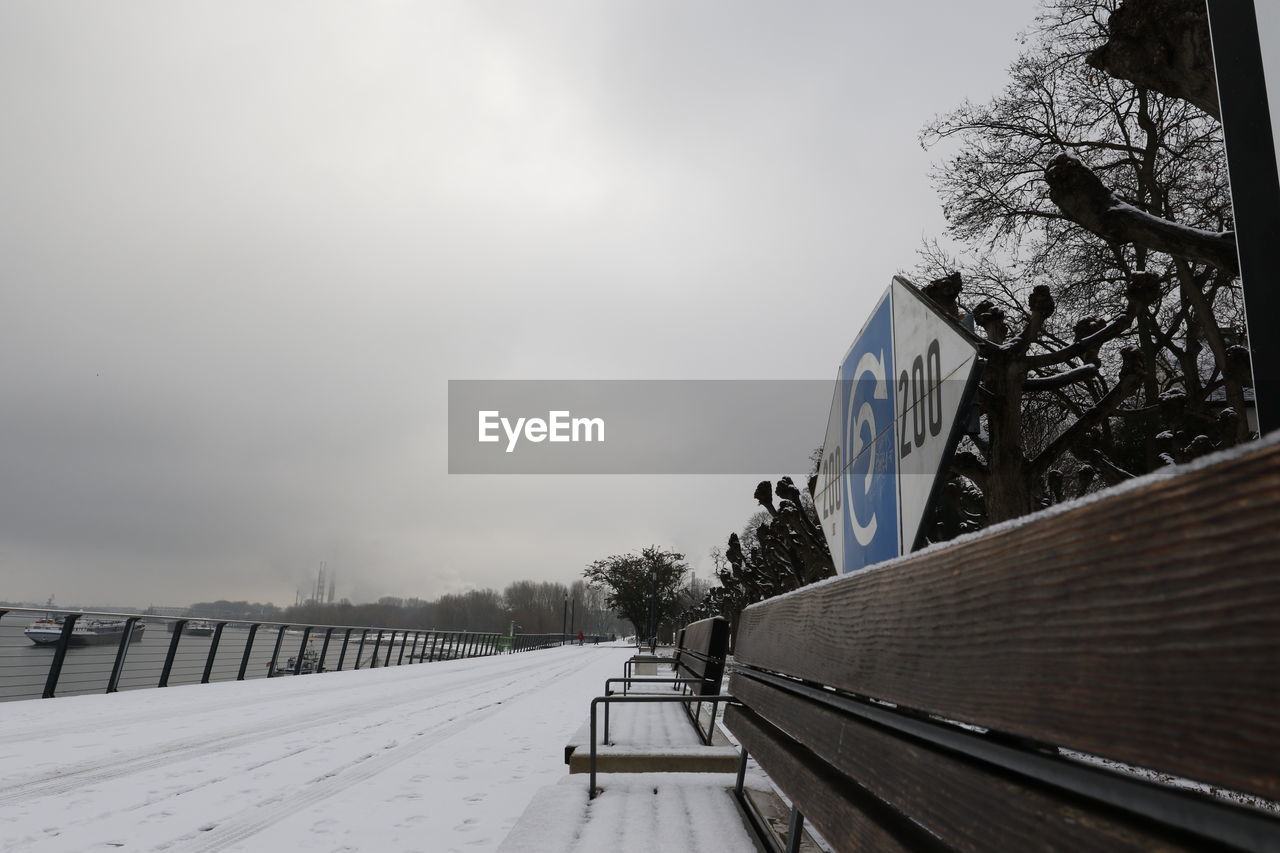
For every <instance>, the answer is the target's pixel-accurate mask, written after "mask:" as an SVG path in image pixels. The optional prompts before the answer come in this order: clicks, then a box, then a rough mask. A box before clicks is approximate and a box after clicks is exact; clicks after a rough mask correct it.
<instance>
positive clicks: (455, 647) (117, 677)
mask: <svg viewBox="0 0 1280 853" xmlns="http://www.w3.org/2000/svg"><path fill="white" fill-rule="evenodd" d="M10 615H24V616H28V617H36V618H39V617H41V616H46V617H55V618H56V617H61V626H60V627H61V630H60V633H59V635H58V638H57V640H56V641H54V642H53V643H51V645H52V646H53V658H52V659H51V660H50V663H49V666H48V669H47V670H46V672H45V678H44V688H43V691H42V693H41V694H40V695H42V696H43V697H44V698H52V697H54V696H55V695H56V694H57V690H58V685H59V682H60V680H61V676H62V669H63V666H64V664H65V663H66V662H67V660H68V650H69V649H70V648H71V647H72V646H73V645H75V643H74V638H75V637H76V636H77V634H76V631H75V629H76V625H77V623H80V624H83V621H82V620H85V621H87V620H89V619H108V620H113V621H115V620H119V621H122V622H124V630H123V631H122V632H121V635H120V640H119V641H118V643H117V645H116V648H115V654H114V657H113V660H112V663H111V668H110V674H109V675H108V676H107V682H106V690H105V692H107V693H115V692H117V691H118V690H119V689H120V683H121V678H122V676H123V674H124V672H125V665H126V661H127V656H128V652H129V649H130V644H131V643H133V644H134V645H136V641H137V634H138V631H137V630H135V629H136V628H137V627H138V625H139V623H140V622H143V621H144V620H145V621H147V622H151V623H153V624H155V623H165V624H166V625H169V626H172V628H171V631H172V637H171V638H170V639H169V642H168V647H167V650H166V651H165V652H164V653H163V654H164V658H163V663H162V665H161V668H160V674H159V678H158V679H157V680H156V682H154V686H156V687H166V686H168V684H169V679H170V676H171V675H173V674H174V673H175V671H176V672H177V673H178V674H180V675H189V674H192V673H193V672H200V683H201V684H206V683H208V682H210V681H211V680H213V678H214V674H215V664H216V663H217V662H218V660H219V658H218V651H219V648H220V646H221V644H222V640H223V639H224V632H225V629H226V628H227V627H228V626H231V627H233V628H237V629H239V628H245V629H247V634H246V636H245V645H244V650H243V653H242V654H241V655H240V660H239V668H238V670H236V674H235V676H234V678H235V680H237V681H243V680H245V679H246V677H247V676H248V667H249V663H250V659H251V655H252V654H253V652H254V650H255V645H254V643H255V641H256V640H257V639H258V634H259V629H262V628H267V629H274V631H275V636H274V637H272V641H273V645H272V647H271V658H270V662H269V663H268V664H267V667H268V672H267V677H268V678H272V677H275V676H277V675H305V674H312V673H313V672H314V673H319V672H323V671H326V670H325V669H321V668H320V667H321V666H324V665H325V661H326V660H327V656H328V654H329V649H330V645H331V643H332V642H333V640H334V639H335V632H337V633H338V634H339V635H340V636H341V638H342V644H341V650H340V652H339V653H338V662H337V666H336V667H334V668H333V671H340V670H342V669H343V668H344V666H345V665H346V664H347V655H348V648H349V645H350V642H351V639H352V636H353V634H355V635H358V636H359V649H358V650H357V653H356V660H355V662H354V664H352V665H351V667H350V668H357V669H358V668H360V667H361V665H362V664H364V663H366V662H367V664H368V665H369V666H370V667H379V666H402V665H405V664H406V663H408V664H414V663H426V662H431V661H436V660H445V659H449V660H452V659H456V658H462V657H483V656H489V655H495V654H502V653H509V652H514V651H528V650H532V649H535V648H546V647H548V646H550V645H553V644H559V643H560V642H562V641H563V636H562V635H559V634H556V635H545V636H544V635H533V636H529V637H527V638H526V635H519V634H517V635H515V636H514V637H509V636H508V635H506V634H503V633H500V632H496V631H453V630H442V629H437V628H403V627H400V628H389V627H385V626H384V627H377V626H357V625H326V624H315V623H297V622H287V621H283V620H274V619H259V620H251V619H223V618H218V617H205V616H200V615H189V616H157V615H149V614H145V613H144V614H139V613H136V612H135V613H118V612H114V611H105V610H100V611H84V610H68V609H64V608H55V607H26V606H23V607H5V608H0V619H2V618H4V617H5V616H10ZM196 620H199V621H204V622H209V623H211V624H213V626H214V631H213V634H212V635H211V636H210V641H209V649H208V653H207V655H206V656H205V660H204V662H203V666H201V665H200V664H193V663H190V662H187V663H182V662H179V664H178V666H177V669H176V670H175V667H174V664H175V661H176V660H177V654H178V651H179V648H180V647H182V646H183V640H184V639H185V638H186V637H188V636H189V635H188V634H186V632H185V629H186V626H187V625H188V624H189V623H190V622H192V621H196ZM10 621H12V618H11V620H10ZM293 632H301V643H300V645H299V647H298V652H297V654H296V655H294V657H293V658H292V659H291V661H290V665H289V666H288V667H287V668H282V667H281V666H280V665H279V661H280V657H281V654H280V653H281V651H283V648H284V640H285V635H286V634H290V635H291V639H290V644H291V647H292V642H293V640H292V634H293ZM113 633H114V632H113ZM321 633H322V634H323V636H324V640H323V645H322V648H321V653H320V656H319V657H318V658H316V662H317V666H316V668H315V669H314V670H304V666H305V659H304V657H305V653H306V650H307V649H308V643H309V641H310V640H311V639H312V638H313V636H314V635H316V634H321ZM551 636H554V637H555V638H556V641H557V642H556V643H551V642H549V641H548V640H547V639H546V638H547V637H551ZM375 638H376V639H375ZM366 640H369V641H372V645H373V652H372V654H371V655H370V656H368V657H365V656H364V652H365V645H366ZM112 641H114V637H112ZM397 646H398V648H397ZM187 647H189V644H188V646H187ZM225 658H226V656H225V655H224V656H223V669H224V670H225V668H226V663H227V661H226V660H225ZM144 659H146V660H150V661H152V662H156V661H158V660H159V659H158V658H157V657H156V656H154V655H152V656H151V657H149V658H144ZM406 659H407V660H406ZM84 660H85V659H84V658H82V659H81V661H82V662H83V661H84ZM188 660H189V659H188ZM22 669H27V670H28V671H29V668H28V667H25V666H24V667H22ZM15 676H16V673H15ZM5 679H6V677H5V676H0V686H4V680H5ZM66 683H68V684H72V685H76V684H81V683H85V682H84V681H83V680H80V681H77V680H75V679H72V680H71V681H68V682H66ZM10 684H11V686H15V685H14V682H12V681H11V682H10ZM16 686H25V682H24V683H23V684H22V685H16ZM32 695H34V694H24V696H21V697H20V696H10V697H7V698H29V697H30V696H32Z"/></svg>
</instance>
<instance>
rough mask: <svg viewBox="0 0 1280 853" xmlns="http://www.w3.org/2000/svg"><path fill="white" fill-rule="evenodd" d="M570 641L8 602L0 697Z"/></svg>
mask: <svg viewBox="0 0 1280 853" xmlns="http://www.w3.org/2000/svg"><path fill="white" fill-rule="evenodd" d="M37 625H38V629H37ZM161 626H163V629H162V628H161ZM549 638H553V640H551V639H549ZM562 640H563V637H562V635H560V634H554V635H519V634H518V635H516V636H514V637H509V636H507V635H504V634H499V633H495V632H477V631H442V630H438V629H434V628H432V629H415V628H387V627H376V626H363V625H362V626H351V625H311V624H302V623H285V622H271V621H265V620H258V621H252V620H244V619H200V618H197V617H192V616H187V617H168V616H148V615H139V614H136V613H105V612H84V611H79V610H74V611H73V610H57V609H50V608H17V607H12V608H0V701H5V700H12V699H34V698H36V697H44V698H46V699H47V698H52V697H53V696H55V695H74V694H84V693H100V692H106V693H114V692H116V691H118V690H133V689H140V688H146V687H168V686H172V685H179V684H197V683H199V684H207V683H209V682H211V681H233V680H234V681H244V680H246V679H255V678H275V677H279V676H285V675H310V674H315V673H323V672H337V671H341V670H343V669H362V668H374V667H384V666H403V665H405V664H413V663H427V662H431V661H442V660H455V659H458V658H469V657H483V656H487V655H495V654H503V653H509V652H516V651H530V650H532V649H540V648H547V647H548V646H553V645H560V644H561V642H562Z"/></svg>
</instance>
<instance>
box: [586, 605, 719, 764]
mask: <svg viewBox="0 0 1280 853" xmlns="http://www.w3.org/2000/svg"><path fill="white" fill-rule="evenodd" d="M728 650H729V623H728V621H727V620H725V619H724V618H722V617H719V616H713V617H711V618H710V619H703V620H700V621H698V622H693V623H691V624H689V625H686V626H685V627H684V628H681V629H680V633H679V635H678V637H677V639H676V651H675V654H674V656H673V657H670V658H654V657H651V656H644V655H636V656H633V657H632V658H630V659H629V660H628V661H627V662H626V664H625V665H624V670H623V671H624V673H626V674H624V675H623V676H622V677H621V678H609V679H606V680H605V683H604V696H603V697H601V698H602V699H609V698H610V697H614V696H615V691H614V690H613V689H611V685H614V684H621V685H622V694H621V695H623V696H628V695H629V688H630V687H631V685H633V684H670V685H672V690H679V691H680V692H681V694H682V695H681V697H670V698H668V699H667V700H666V701H679V702H681V703H682V704H683V707H684V710H685V714H686V716H687V717H688V718H689V723H690V724H691V725H692V726H693V728H694V731H696V732H697V733H698V737H699V738H700V739H701V740H702V742H703V744H705V745H707V746H710V745H711V739H712V736H713V735H714V734H715V725H716V716H717V715H718V713H719V710H720V705H721V704H722V703H723V701H724V700H723V699H722V698H721V697H720V696H719V695H718V694H719V693H720V688H721V685H722V684H723V683H724V672H725V662H726V658H727V656H728ZM635 663H660V664H670V665H671V667H672V671H673V672H674V673H675V675H673V676H672V677H670V678H660V677H653V676H634V675H631V666H632V665H633V664H635ZM708 702H709V703H710V704H711V718H710V720H709V721H708V722H707V726H706V728H705V729H703V727H702V722H701V719H702V707H703V705H704V704H706V703H708ZM595 704H596V703H595V702H593V703H592V720H593V727H592V733H591V747H592V755H593V756H594V750H595V728H594V719H595V714H594V710H595ZM611 704H612V703H611V702H607V701H606V702H605V703H604V739H605V742H608V740H609V706H610V705H611ZM695 706H696V707H695ZM592 760H593V762H594V757H593V759H592ZM594 787H595V786H594V783H593V785H592V788H593V789H594Z"/></svg>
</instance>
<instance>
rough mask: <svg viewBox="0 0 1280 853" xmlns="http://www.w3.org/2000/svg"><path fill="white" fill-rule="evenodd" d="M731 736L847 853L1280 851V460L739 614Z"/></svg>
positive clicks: (944, 548) (991, 533) (1253, 456)
mask: <svg viewBox="0 0 1280 853" xmlns="http://www.w3.org/2000/svg"><path fill="white" fill-rule="evenodd" d="M728 691H729V692H730V693H731V694H733V696H734V697H735V698H736V699H737V700H739V701H740V702H742V703H743V704H742V706H740V707H739V706H733V707H730V708H728V709H727V711H726V715H725V720H726V724H727V725H728V727H729V729H730V730H731V731H732V732H733V733H734V735H735V736H736V737H737V738H738V739H739V740H740V741H741V742H742V744H743V746H744V747H745V748H746V749H747V750H748V751H749V752H750V754H751V755H752V756H753V757H754V758H755V759H756V760H757V761H758V762H759V764H760V766H761V767H762V768H763V769H764V771H765V772H766V773H768V775H769V777H770V778H771V779H772V780H773V782H774V783H775V784H776V785H778V786H779V787H780V788H781V789H782V790H783V791H784V792H785V793H786V794H787V795H788V797H789V798H790V799H791V800H792V801H793V802H794V803H795V805H796V808H797V810H798V812H799V813H800V814H802V815H803V816H804V818H805V819H806V820H807V821H808V822H809V823H810V824H812V825H814V826H816V828H817V829H818V830H819V831H820V832H821V833H822V834H823V835H824V836H825V837H826V839H827V840H828V841H829V842H831V843H832V844H833V845H834V847H835V848H836V849H837V850H854V849H859V850H877V851H880V850H912V851H915V850H937V849H966V850H1022V849H1032V848H1033V847H1034V848H1035V849H1049V850H1070V851H1078V850H1098V849H1107V850H1111V849H1141V850H1150V849H1161V850H1204V849H1218V845H1229V846H1230V848H1231V849H1244V850H1278V849H1280V820H1278V819H1277V812H1276V811H1275V806H1274V802H1275V801H1276V800H1278V799H1280V710H1278V705H1280V444H1278V443H1277V441H1276V440H1275V439H1274V438H1273V439H1269V440H1266V441H1263V442H1258V443H1255V444H1253V445H1251V446H1248V447H1247V448H1244V449H1238V450H1237V451H1235V452H1233V453H1230V454H1223V455H1219V456H1217V457H1211V458H1210V459H1207V460H1202V462H1201V463H1198V464H1195V465H1191V466H1186V467H1184V468H1180V469H1176V470H1173V471H1171V472H1170V473H1169V474H1167V475H1160V476H1151V477H1146V478H1142V479H1140V480H1135V481H1133V482H1131V483H1129V484H1127V485H1125V486H1123V487H1120V488H1118V489H1114V490H1111V491H1109V492H1107V493H1105V494H1104V495H1103V496H1101V497H1100V498H1098V499H1094V500H1087V501H1082V502H1078V503H1074V504H1069V505H1066V506H1062V507H1057V508H1054V509H1053V510H1049V511H1046V512H1044V513H1040V514H1038V515H1035V516H1032V517H1029V518H1026V519H1021V520H1019V521H1017V522H1012V523H1008V524H1004V525H1000V526H998V527H994V528H991V529H988V530H985V531H982V532H980V533H977V534H974V535H971V536H968V537H965V538H963V539H959V540H956V541H954V542H951V543H946V544H944V545H940V546H935V547H932V548H930V549H928V550H926V551H922V552H918V553H916V554H913V555H910V556H907V557H904V558H901V559H898V560H895V561H892V562H888V563H884V564H881V565H879V566H876V567H873V568H870V569H867V570H865V571H862V572H858V573H856V574H853V575H848V576H844V577H839V578H833V579H831V580H830V581H825V582H822V583H819V584H815V585H813V586H810V587H807V588H804V589H801V590H798V591H796V592H793V593H790V594H787V595H784V596H780V597H778V598H775V599H771V600H769V601H766V602H762V603H760V604H758V605H755V606H752V607H750V608H748V609H747V610H746V611H745V612H744V614H743V616H742V619H741V622H740V623H739V636H738V637H737V638H736V646H735V665H734V672H733V674H732V676H731V679H730V682H729V687H728Z"/></svg>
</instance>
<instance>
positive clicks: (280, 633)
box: [267, 625, 289, 678]
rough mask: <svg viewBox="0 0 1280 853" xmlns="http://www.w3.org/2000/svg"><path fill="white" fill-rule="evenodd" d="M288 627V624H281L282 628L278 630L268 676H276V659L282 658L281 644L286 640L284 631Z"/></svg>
mask: <svg viewBox="0 0 1280 853" xmlns="http://www.w3.org/2000/svg"><path fill="white" fill-rule="evenodd" d="M288 628H289V626H288V625H281V626H280V630H279V631H276V645H275V648H273V649H272V650H271V663H269V664H267V678H275V677H276V661H278V660H280V645H281V643H283V642H284V632H285V631H286V630H288Z"/></svg>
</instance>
